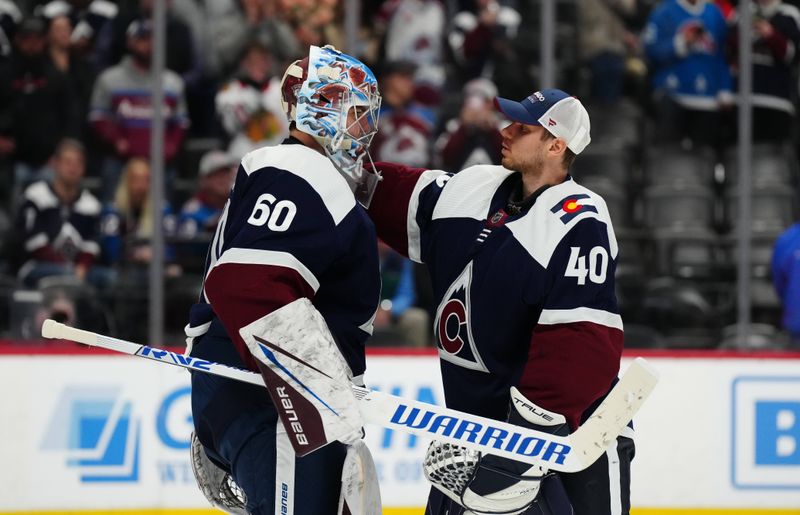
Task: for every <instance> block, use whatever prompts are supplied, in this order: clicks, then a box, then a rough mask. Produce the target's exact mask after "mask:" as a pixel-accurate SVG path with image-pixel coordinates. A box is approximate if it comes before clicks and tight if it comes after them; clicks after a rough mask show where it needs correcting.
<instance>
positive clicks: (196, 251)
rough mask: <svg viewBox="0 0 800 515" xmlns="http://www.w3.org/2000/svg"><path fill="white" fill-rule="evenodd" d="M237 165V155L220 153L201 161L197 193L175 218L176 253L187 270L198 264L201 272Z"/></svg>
mask: <svg viewBox="0 0 800 515" xmlns="http://www.w3.org/2000/svg"><path fill="white" fill-rule="evenodd" d="M238 164H239V159H237V158H236V156H234V155H232V154H229V153H227V152H224V151H221V150H211V151H209V152H206V153H205V154H204V155H203V157H202V158H201V159H200V170H199V176H200V181H199V183H198V187H197V191H196V192H195V194H194V196H193V197H192V198H191V199H189V200H188V201H187V202H186V203H185V204H184V205H183V208H182V209H181V213H180V216H179V219H178V238H179V240H180V241H181V245H180V247H179V249H178V254H179V256H180V259H181V261H182V262H183V263H184V264H185V265H186V266H187V267H191V265H199V269H200V270H202V266H203V261H204V260H205V257H206V253H207V249H208V242H209V241H210V240H211V237H212V236H213V234H214V231H215V230H216V227H217V222H218V221H219V217H220V216H221V215H222V210H223V209H224V208H225V202H227V200H228V195H229V194H230V191H231V187H232V186H233V180H234V179H235V177H236V167H237V166H238Z"/></svg>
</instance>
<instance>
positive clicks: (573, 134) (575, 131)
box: [494, 89, 592, 154]
mask: <svg viewBox="0 0 800 515" xmlns="http://www.w3.org/2000/svg"><path fill="white" fill-rule="evenodd" d="M494 103H495V106H496V107H497V110H498V111H500V112H501V113H503V114H504V115H505V117H506V118H508V119H509V120H511V121H514V122H519V123H524V124H526V125H539V126H542V127H544V128H545V129H547V131H548V132H549V133H550V134H552V135H553V136H555V137H556V138H562V139H564V141H566V142H567V147H568V148H569V149H570V150H572V151H573V152H574V153H575V154H580V153H581V151H582V150H583V149H584V148H586V145H588V144H589V142H590V141H591V140H592V138H591V137H589V131H590V129H591V124H590V123H589V113H587V112H586V108H585V107H583V104H581V102H580V100H578V99H577V98H575V97H573V96H572V95H570V94H568V93H565V92H563V91H561V90H560V89H543V90H541V91H537V92H535V93H533V94H532V95H530V96H529V97H528V98H525V99H523V100H521V101H520V102H516V101H514V100H508V99H506V98H500V97H495V99H494Z"/></svg>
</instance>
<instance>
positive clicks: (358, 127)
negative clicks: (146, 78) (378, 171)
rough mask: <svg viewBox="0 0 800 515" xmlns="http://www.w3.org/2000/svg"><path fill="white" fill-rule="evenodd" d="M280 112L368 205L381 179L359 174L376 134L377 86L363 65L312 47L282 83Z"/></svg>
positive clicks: (328, 50) (378, 106) (375, 176)
mask: <svg viewBox="0 0 800 515" xmlns="http://www.w3.org/2000/svg"><path fill="white" fill-rule="evenodd" d="M281 96H282V100H283V105H284V110H285V111H286V114H287V116H288V118H289V121H290V122H295V126H296V128H297V129H298V130H300V131H302V132H304V133H306V134H309V135H311V136H312V137H314V139H315V140H316V141H317V142H318V143H319V144H320V146H321V147H322V148H323V149H324V150H325V153H326V154H327V155H328V157H329V158H330V159H331V161H333V163H334V165H335V166H336V167H337V169H338V170H339V171H340V172H341V173H342V175H344V177H345V179H346V180H347V181H348V184H350V187H351V189H352V190H353V192H354V193H356V197H357V198H358V199H359V201H360V202H361V203H362V204H364V205H369V200H370V199H371V197H372V192H373V191H374V189H375V185H376V184H377V181H378V180H379V176H377V175H375V174H372V173H369V172H367V171H365V170H364V169H363V166H362V161H363V159H364V158H365V157H366V158H367V159H369V155H368V153H367V149H368V147H369V144H370V142H371V141H372V138H373V137H374V136H375V133H376V132H377V131H378V117H379V112H380V106H381V96H380V93H379V92H378V81H377V79H376V78H375V75H374V74H373V73H372V71H371V70H370V69H369V68H368V67H367V66H366V65H365V64H364V63H362V62H361V61H359V60H358V59H355V58H354V57H351V56H349V55H347V54H343V53H341V52H339V51H337V50H336V49H335V48H333V47H331V46H325V47H322V48H320V47H316V46H312V47H311V50H310V52H309V55H308V58H307V59H301V60H299V61H295V62H294V63H293V64H291V65H290V66H289V68H288V69H287V70H286V74H285V75H284V77H283V81H282V83H281Z"/></svg>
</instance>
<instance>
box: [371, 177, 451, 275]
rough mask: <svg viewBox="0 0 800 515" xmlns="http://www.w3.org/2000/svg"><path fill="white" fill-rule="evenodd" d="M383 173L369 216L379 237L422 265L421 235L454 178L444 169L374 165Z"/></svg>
mask: <svg viewBox="0 0 800 515" xmlns="http://www.w3.org/2000/svg"><path fill="white" fill-rule="evenodd" d="M375 169H376V170H378V171H379V172H380V173H381V176H382V180H381V181H380V182H379V183H378V187H377V188H376V190H375V195H374V197H373V198H372V202H371V203H370V207H369V216H370V218H372V221H373V222H374V223H375V229H376V231H377V233H378V237H379V238H380V239H382V240H383V241H384V242H385V243H386V244H387V245H389V246H390V247H392V248H393V249H394V250H396V251H397V252H399V253H400V254H402V255H404V256H406V257H408V258H410V259H412V260H413V261H416V262H418V263H421V262H423V261H424V259H423V255H422V251H421V243H420V242H421V234H422V232H423V231H424V230H425V229H426V228H427V227H428V226H429V224H430V221H431V218H432V215H433V208H434V207H435V206H436V202H437V201H438V199H439V195H440V194H441V191H442V189H443V188H444V186H445V184H446V183H447V180H448V179H449V178H450V177H451V174H448V173H446V172H444V171H441V170H426V169H424V168H410V167H407V166H403V165H400V164H395V163H385V162H379V163H375Z"/></svg>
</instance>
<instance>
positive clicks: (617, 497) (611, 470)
mask: <svg viewBox="0 0 800 515" xmlns="http://www.w3.org/2000/svg"><path fill="white" fill-rule="evenodd" d="M606 458H607V459H608V495H609V497H610V500H611V505H610V506H609V508H610V511H609V513H610V514H611V515H622V483H621V480H620V470H619V468H620V463H619V452H618V451H617V439H616V438H614V441H613V442H612V443H611V445H609V446H608V450H607V451H606Z"/></svg>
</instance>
